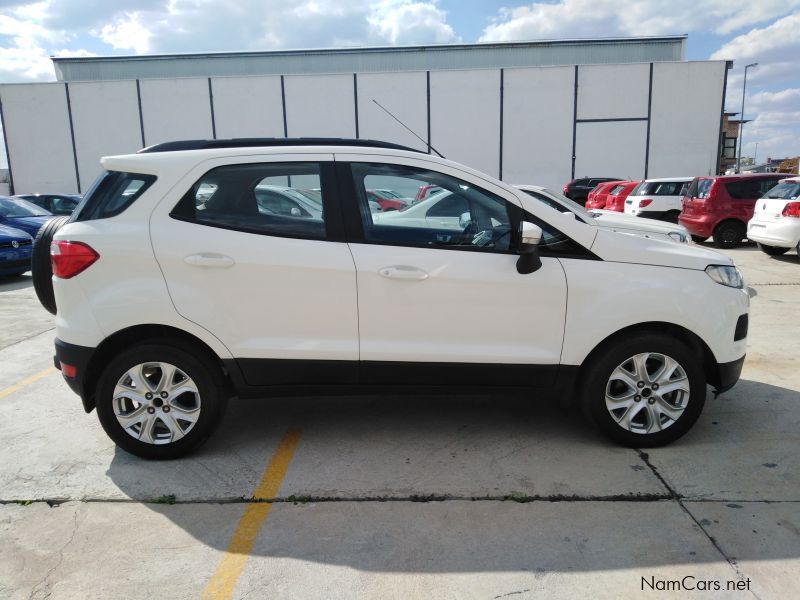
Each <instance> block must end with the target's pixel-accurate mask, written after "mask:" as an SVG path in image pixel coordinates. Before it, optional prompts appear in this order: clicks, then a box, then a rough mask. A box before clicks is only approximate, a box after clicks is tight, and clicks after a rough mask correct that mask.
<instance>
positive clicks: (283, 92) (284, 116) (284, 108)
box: [281, 75, 289, 138]
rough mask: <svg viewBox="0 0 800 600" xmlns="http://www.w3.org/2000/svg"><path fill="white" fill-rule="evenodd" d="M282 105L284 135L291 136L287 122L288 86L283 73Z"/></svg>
mask: <svg viewBox="0 0 800 600" xmlns="http://www.w3.org/2000/svg"><path fill="white" fill-rule="evenodd" d="M281 107H282V108H283V137H285V138H288V137H289V127H288V126H287V123H286V88H285V86H284V83H283V75H281Z"/></svg>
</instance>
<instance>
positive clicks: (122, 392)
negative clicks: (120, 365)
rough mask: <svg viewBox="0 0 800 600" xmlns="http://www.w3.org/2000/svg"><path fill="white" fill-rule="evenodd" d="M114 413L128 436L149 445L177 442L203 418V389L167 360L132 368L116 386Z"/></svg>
mask: <svg viewBox="0 0 800 600" xmlns="http://www.w3.org/2000/svg"><path fill="white" fill-rule="evenodd" d="M112 402H113V407H114V414H115V415H116V417H117V421H118V422H119V424H120V425H121V426H122V428H123V429H124V430H125V431H126V432H127V433H128V435H130V436H132V437H134V438H136V439H137V440H139V441H141V442H145V443H147V444H170V443H172V442H177V441H178V440H180V439H181V438H182V437H184V436H185V435H186V434H187V433H189V432H190V431H191V430H192V428H193V427H194V426H195V424H196V423H197V419H198V418H199V417H200V392H199V391H198V390H197V385H196V384H195V382H194V381H192V379H191V377H189V376H188V375H187V374H186V373H184V372H183V371H181V370H180V369H178V368H177V367H176V366H174V365H171V364H169V363H164V362H148V363H141V364H138V365H136V366H134V367H131V368H130V369H128V371H126V372H125V374H124V375H123V376H122V377H120V378H119V381H118V382H117V385H116V387H115V388H114V397H113V400H112Z"/></svg>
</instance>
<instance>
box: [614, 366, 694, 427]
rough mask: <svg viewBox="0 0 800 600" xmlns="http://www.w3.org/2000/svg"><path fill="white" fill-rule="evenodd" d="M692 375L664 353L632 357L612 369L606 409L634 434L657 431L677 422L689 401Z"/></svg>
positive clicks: (620, 424)
mask: <svg viewBox="0 0 800 600" xmlns="http://www.w3.org/2000/svg"><path fill="white" fill-rule="evenodd" d="M689 390H690V385H689V377H688V376H687V375H686V371H685V370H684V368H683V367H682V366H681V365H680V364H679V363H678V361H676V360H675V359H674V358H671V357H669V356H667V355H665V354H658V353H656V352H643V353H641V354H637V355H636V356H631V357H630V358H628V359H627V360H625V361H624V362H623V363H621V364H620V365H619V366H618V367H617V368H616V369H614V370H613V371H612V372H611V376H610V377H609V378H608V383H607V384H606V408H607V409H608V412H609V413H610V414H611V417H612V418H613V419H614V421H615V422H616V423H617V425H619V426H620V427H622V428H623V429H627V430H628V431H631V432H633V433H641V434H647V433H655V432H658V431H662V430H664V429H666V428H667V427H669V426H670V425H672V424H673V423H675V421H677V420H678V419H679V418H680V416H681V415H682V414H683V411H684V410H685V409H686V406H687V405H688V404H689Z"/></svg>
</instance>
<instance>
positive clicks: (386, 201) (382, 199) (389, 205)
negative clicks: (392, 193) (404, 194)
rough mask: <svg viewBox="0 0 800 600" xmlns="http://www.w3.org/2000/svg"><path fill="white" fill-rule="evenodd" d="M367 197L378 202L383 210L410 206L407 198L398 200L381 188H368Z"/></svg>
mask: <svg viewBox="0 0 800 600" xmlns="http://www.w3.org/2000/svg"><path fill="white" fill-rule="evenodd" d="M367 198H368V199H369V200H371V201H372V202H377V203H378V206H380V207H381V210H382V211H383V212H387V211H390V210H400V209H403V208H405V207H406V206H408V202H406V201H405V200H398V199H397V198H390V197H389V196H387V195H386V194H384V193H383V192H382V191H381V190H367Z"/></svg>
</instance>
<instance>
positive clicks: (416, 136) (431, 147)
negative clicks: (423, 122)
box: [372, 98, 444, 158]
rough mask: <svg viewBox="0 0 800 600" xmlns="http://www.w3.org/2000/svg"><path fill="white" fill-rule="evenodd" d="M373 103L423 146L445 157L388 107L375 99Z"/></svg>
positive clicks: (440, 156)
mask: <svg viewBox="0 0 800 600" xmlns="http://www.w3.org/2000/svg"><path fill="white" fill-rule="evenodd" d="M372 101H373V102H374V103H375V104H377V105H378V107H379V108H380V109H381V110H383V111H384V112H385V113H386V114H387V115H389V116H390V117H392V118H393V119H394V120H395V121H397V122H398V123H400V125H402V126H403V127H405V128H406V129H407V130H408V131H409V133H411V135H413V136H414V137H415V138H417V139H418V140H419V141H420V142H422V143H423V144H425V145H426V146H427V147H428V148H429V149H430V150H433V151H434V152H436V154H438V155H439V158H444V156H443V155H442V153H441V152H439V151H438V150H437V149H436V148H434V147H433V146H431V144H430V142H426V141H425V140H423V139H422V138H421V137H420V136H418V135H417V134H416V132H415V131H414V130H413V129H411V128H410V127H409V126H408V125H406V124H405V123H403V122H402V121H401V120H400V119H398V118H397V117H395V116H394V115H393V114H392V113H391V112H390V111H389V109H388V108H386V107H385V106H383V105H382V104H381V103H380V102H378V101H377V100H375V98H373V99H372Z"/></svg>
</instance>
